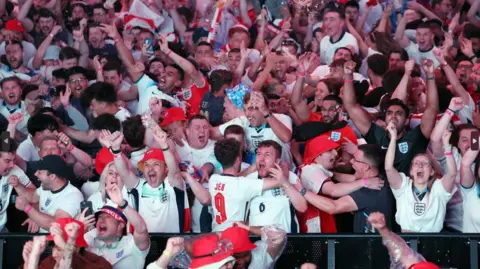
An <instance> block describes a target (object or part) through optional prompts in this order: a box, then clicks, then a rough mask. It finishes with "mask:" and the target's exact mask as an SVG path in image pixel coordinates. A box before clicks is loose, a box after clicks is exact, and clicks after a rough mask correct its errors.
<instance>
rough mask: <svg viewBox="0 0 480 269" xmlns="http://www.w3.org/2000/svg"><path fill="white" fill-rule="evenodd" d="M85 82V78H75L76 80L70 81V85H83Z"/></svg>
mask: <svg viewBox="0 0 480 269" xmlns="http://www.w3.org/2000/svg"><path fill="white" fill-rule="evenodd" d="M84 80H85V79H84V78H75V79H71V80H69V81H68V83H70V84H75V83H82V82H83V81H84Z"/></svg>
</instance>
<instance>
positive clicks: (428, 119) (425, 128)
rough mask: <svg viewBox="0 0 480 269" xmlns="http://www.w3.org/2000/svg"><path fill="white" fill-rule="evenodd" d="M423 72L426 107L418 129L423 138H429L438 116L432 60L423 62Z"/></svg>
mask: <svg viewBox="0 0 480 269" xmlns="http://www.w3.org/2000/svg"><path fill="white" fill-rule="evenodd" d="M422 67H423V70H424V71H425V74H426V76H427V107H426V108H425V110H424V111H423V116H422V121H421V122H420V129H421V130H422V133H423V135H424V136H425V137H430V134H431V133H432V130H433V127H434V126H435V123H436V121H437V114H438V90H437V84H436V83H435V68H434V66H433V61H432V60H426V59H425V60H423V62H422Z"/></svg>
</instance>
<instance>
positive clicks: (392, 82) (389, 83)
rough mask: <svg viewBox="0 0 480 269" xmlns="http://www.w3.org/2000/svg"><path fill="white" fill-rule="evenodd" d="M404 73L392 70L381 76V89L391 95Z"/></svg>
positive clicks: (399, 70)
mask: <svg viewBox="0 0 480 269" xmlns="http://www.w3.org/2000/svg"><path fill="white" fill-rule="evenodd" d="M403 74H404V71H403V70H401V69H392V70H389V71H387V73H386V74H385V75H384V76H383V80H382V87H383V88H384V89H385V91H386V92H387V93H393V92H394V91H395V89H396V88H397V86H398V84H400V81H401V80H402V77H403Z"/></svg>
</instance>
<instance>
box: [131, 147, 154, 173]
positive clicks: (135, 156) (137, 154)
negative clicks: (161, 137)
mask: <svg viewBox="0 0 480 269" xmlns="http://www.w3.org/2000/svg"><path fill="white" fill-rule="evenodd" d="M147 150H149V148H148V147H144V148H143V149H139V150H136V151H132V152H131V153H130V163H131V164H132V166H133V167H134V168H135V169H134V170H133V172H134V173H135V174H136V175H137V176H138V177H143V173H142V171H140V170H139V169H138V162H139V161H141V160H142V159H143V156H144V155H145V152H147Z"/></svg>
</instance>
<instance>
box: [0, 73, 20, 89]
mask: <svg viewBox="0 0 480 269" xmlns="http://www.w3.org/2000/svg"><path fill="white" fill-rule="evenodd" d="M9 81H15V82H16V83H17V84H18V86H21V85H22V83H21V82H20V79H19V78H18V77H17V76H12V77H6V78H4V79H2V80H0V87H2V88H3V84H5V82H9Z"/></svg>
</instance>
